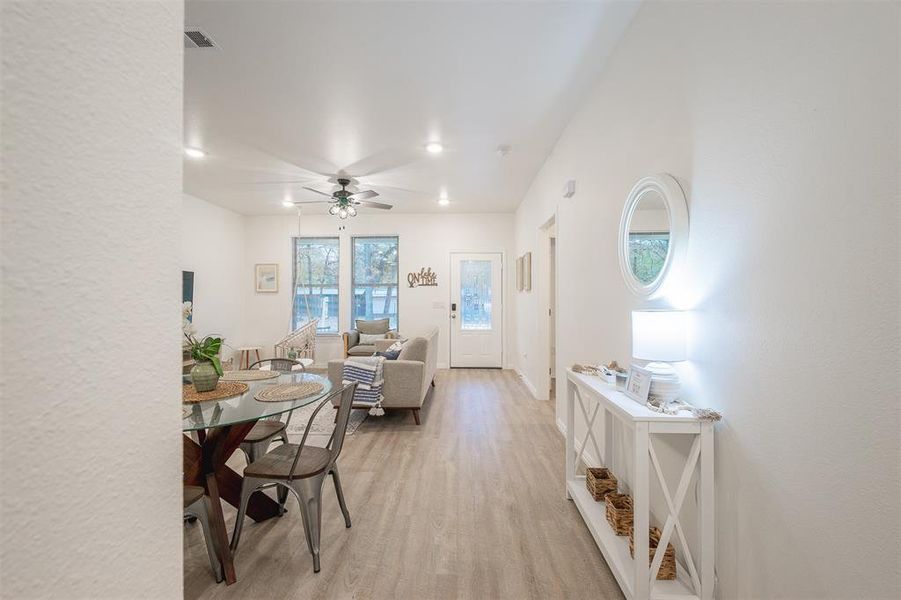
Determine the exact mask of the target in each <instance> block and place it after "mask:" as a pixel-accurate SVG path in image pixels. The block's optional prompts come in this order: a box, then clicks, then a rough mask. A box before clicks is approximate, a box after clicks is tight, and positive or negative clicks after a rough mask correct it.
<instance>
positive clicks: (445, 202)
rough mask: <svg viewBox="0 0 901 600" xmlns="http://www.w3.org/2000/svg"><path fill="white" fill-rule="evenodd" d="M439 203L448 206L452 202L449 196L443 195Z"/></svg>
mask: <svg viewBox="0 0 901 600" xmlns="http://www.w3.org/2000/svg"><path fill="white" fill-rule="evenodd" d="M438 204H440V205H441V206H447V205H448V204H450V200H448V199H447V196H444V195H443V196H441V198H439V199H438Z"/></svg>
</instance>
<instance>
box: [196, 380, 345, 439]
mask: <svg viewBox="0 0 901 600" xmlns="http://www.w3.org/2000/svg"><path fill="white" fill-rule="evenodd" d="M302 381H315V382H318V383H321V384H322V391H321V392H318V393H316V394H312V395H310V396H307V397H305V398H300V399H298V400H289V401H287V402H260V401H259V400H257V399H256V398H254V394H256V393H257V392H258V391H260V390H261V389H262V388H264V387H266V386H273V385H277V384H283V383H300V382H302ZM182 383H191V376H190V375H185V376H183V377H182ZM244 383H246V384H247V391H246V392H244V393H243V394H241V395H240V396H232V397H231V398H225V399H222V400H210V401H208V402H194V403H192V404H182V409H183V411H184V413H185V416H184V419H183V420H182V424H181V428H182V431H195V430H198V429H209V428H211V427H222V426H223V425H234V424H235V423H246V422H248V421H257V420H259V419H262V418H264V417H271V416H274V415H280V414H282V413H286V412H288V411H291V410H294V409H295V408H300V407H301V406H306V405H308V404H312V403H314V402H316V401H318V400H322V399H323V398H325V397H326V396H328V395H329V394H330V393H331V391H332V383H331V382H330V381H329V380H328V378H327V377H323V376H322V375H315V374H313V373H304V372H302V371H296V372H293V373H282V374H281V375H279V376H278V378H274V377H273V378H272V379H262V380H256V381H245V382H244Z"/></svg>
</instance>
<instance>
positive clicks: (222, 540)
mask: <svg viewBox="0 0 901 600" xmlns="http://www.w3.org/2000/svg"><path fill="white" fill-rule="evenodd" d="M190 382H191V379H190V376H183V384H190ZM303 382H315V383H319V384H321V385H322V389H321V390H320V391H318V392H315V393H313V394H311V395H309V396H305V397H303V398H299V399H297V400H288V401H280V402H268V401H260V400H257V399H256V397H255V396H256V395H257V394H258V393H259V392H261V391H264V390H265V389H266V388H267V387H271V386H275V385H279V384H292V383H303ZM242 383H246V384H247V391H245V392H244V393H243V394H241V395H238V396H232V397H231V398H224V399H221V400H210V401H207V402H195V403H191V404H183V405H182V406H183V407H184V415H183V419H182V431H183V432H184V433H185V435H184V436H183V439H184V454H183V467H184V484H185V485H196V486H200V487H203V488H204V489H205V490H206V493H207V495H208V496H209V498H210V506H211V515H210V526H211V529H212V534H213V535H212V537H213V538H214V539H213V546H214V547H215V549H216V554H217V556H218V557H219V561H220V563H221V564H222V573H223V575H224V576H225V583H226V584H227V585H230V584H232V583H234V582H235V581H237V578H236V576H235V568H234V561H233V559H232V555H231V551H230V550H229V547H228V534H227V533H226V531H225V519H224V517H223V515H222V504H221V500H225V501H226V502H228V503H229V504H231V505H232V506H234V507H237V506H238V505H239V503H240V501H241V484H242V482H243V478H242V477H241V475H239V474H238V473H237V472H235V471H234V470H232V469H231V468H230V467H229V466H228V465H226V464H225V463H226V461H227V460H228V459H229V457H231V455H232V454H233V453H234V452H235V450H237V449H238V448H239V447H240V445H241V442H243V441H244V438H245V437H246V436H247V434H248V433H250V430H251V429H253V426H254V424H255V423H256V422H257V421H259V420H260V419H264V418H267V417H276V416H278V415H284V414H286V413H289V412H291V411H292V410H295V409H297V408H300V407H303V406H307V405H309V404H313V403H315V402H318V401H321V400H322V399H324V398H325V397H326V396H328V395H329V394H330V393H331V392H332V384H331V382H330V381H329V380H328V378H326V377H323V376H321V375H316V374H312V373H305V372H303V371H293V372H291V373H280V374H279V376H278V377H272V378H270V379H262V380H253V381H243V382H242ZM192 432H193V434H192ZM277 515H278V503H277V502H275V500H273V499H272V498H270V497H269V496H267V495H266V494H254V495H253V496H251V499H250V502H249V504H248V506H247V516H248V517H250V518H251V519H253V520H254V521H257V522H259V521H264V520H266V519H269V518H272V517H274V516H277Z"/></svg>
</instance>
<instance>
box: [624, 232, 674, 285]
mask: <svg viewBox="0 0 901 600" xmlns="http://www.w3.org/2000/svg"><path fill="white" fill-rule="evenodd" d="M668 251H669V233H630V234H629V264H630V266H631V267H632V273H633V274H634V275H635V277H636V278H637V279H638V281H640V282H642V283H651V282H652V281H654V280H655V279H657V275H659V274H660V271H662V270H663V264H664V263H665V262H666V253H667V252H668Z"/></svg>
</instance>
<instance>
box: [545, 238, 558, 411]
mask: <svg viewBox="0 0 901 600" xmlns="http://www.w3.org/2000/svg"><path fill="white" fill-rule="evenodd" d="M548 271H549V273H548V299H547V302H548V310H547V318H548V324H547V330H548V345H549V346H550V348H549V350H550V355H549V357H548V365H549V367H548V372H549V373H550V376H551V377H550V389H549V390H548V399H549V400H550V401H551V402H554V401H555V400H556V399H557V232H556V228H555V227H554V226H551V227H550V228H548Z"/></svg>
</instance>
